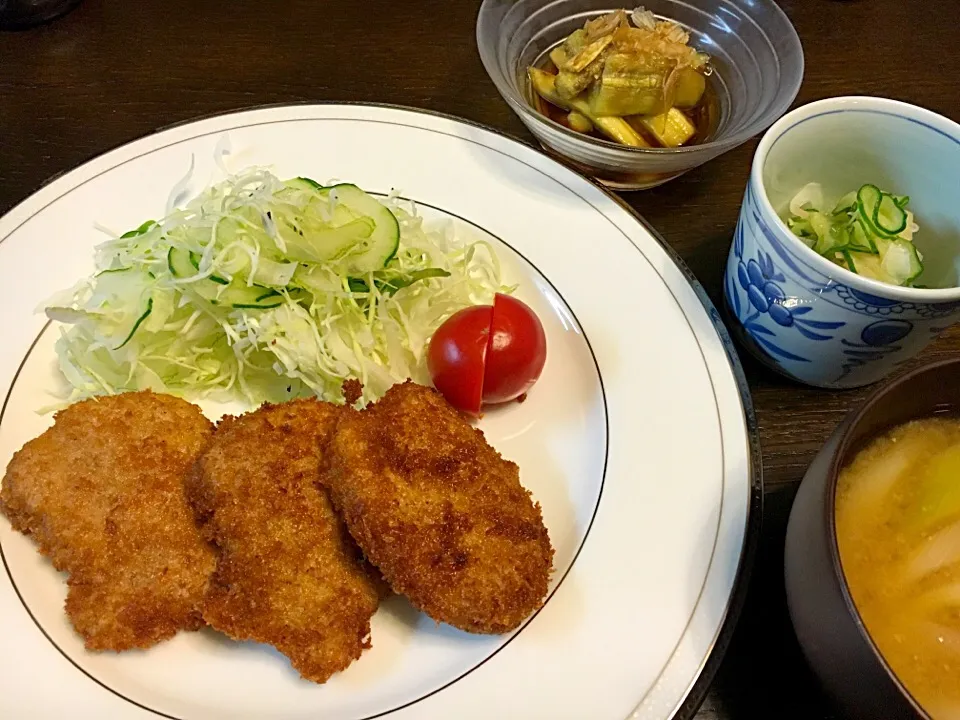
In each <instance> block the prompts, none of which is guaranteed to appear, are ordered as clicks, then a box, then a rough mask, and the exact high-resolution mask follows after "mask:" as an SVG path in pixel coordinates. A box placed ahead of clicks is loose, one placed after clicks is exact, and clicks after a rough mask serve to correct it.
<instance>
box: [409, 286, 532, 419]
mask: <svg viewBox="0 0 960 720" xmlns="http://www.w3.org/2000/svg"><path fill="white" fill-rule="evenodd" d="M546 359H547V339H546V335H545V334H544V332H543V326H542V325H541V324H540V320H539V318H537V316H536V314H535V313H534V312H533V310H531V309H530V308H529V307H527V305H525V304H524V303H522V302H521V301H519V300H517V299H515V298H512V297H510V296H509V295H501V294H499V293H498V294H497V296H496V298H495V300H494V304H493V307H491V306H489V305H484V306H479V307H471V308H466V309H464V310H461V311H460V312H457V313H455V314H454V315H452V316H451V317H450V318H449V319H448V320H447V321H446V322H445V323H444V324H443V325H441V326H440V328H439V329H438V330H437V332H436V333H434V335H433V338H432V339H431V340H430V346H429V348H428V349H427V368H428V369H429V371H430V376H431V377H432V378H433V384H434V385H435V386H436V388H437V390H439V391H440V392H441V393H442V394H443V396H444V397H445V398H446V399H447V401H448V402H449V403H450V404H451V405H453V406H454V407H455V408H457V409H458V410H461V411H463V412H466V413H470V414H472V415H479V414H480V408H481V406H482V405H483V404H484V403H491V404H492V403H503V402H508V401H510V400H514V399H516V398H518V397H520V396H521V395H523V394H524V393H525V392H527V391H528V390H529V389H530V388H531V387H532V386H533V384H534V383H535V382H536V381H537V379H538V378H539V377H540V373H541V372H542V371H543V366H544V363H545V362H546Z"/></svg>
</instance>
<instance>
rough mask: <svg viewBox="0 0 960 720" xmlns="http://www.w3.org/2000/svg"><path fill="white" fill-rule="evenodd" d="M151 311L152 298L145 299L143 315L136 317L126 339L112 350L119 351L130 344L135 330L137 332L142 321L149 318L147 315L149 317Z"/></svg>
mask: <svg viewBox="0 0 960 720" xmlns="http://www.w3.org/2000/svg"><path fill="white" fill-rule="evenodd" d="M152 311H153V298H147V307H146V309H145V310H144V311H143V313H142V314H141V315H140V317H138V318H137V319H136V320H135V321H134V323H133V327H132V328H130V332H129V333H127V336H126V338H124V340H123V342H122V343H120V344H119V345H117V346H116V347H115V348H114V350H119V349H120V348H122V347H123V346H124V345H126V344H127V343H128V342H130V338H132V337H133V335H134V333H136V332H137V330H138V329H139V328H140V326H141V325H142V324H143V321H144V320H146V319H147V317H149V315H150V313H151V312H152Z"/></svg>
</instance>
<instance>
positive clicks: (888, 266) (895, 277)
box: [880, 238, 923, 285]
mask: <svg viewBox="0 0 960 720" xmlns="http://www.w3.org/2000/svg"><path fill="white" fill-rule="evenodd" d="M880 258H881V260H880V265H881V267H882V268H883V271H884V272H885V273H886V274H887V275H888V276H889V277H890V278H892V282H894V283H896V284H897V285H909V284H910V283H911V282H912V281H913V280H915V279H916V278H917V277H918V276H919V275H920V273H922V272H923V261H922V260H921V259H920V253H919V252H918V251H917V248H916V246H915V245H914V244H913V243H912V242H909V241H907V240H904V239H903V238H897V239H896V240H894V241H892V242H891V243H890V245H889V246H888V247H887V249H886V251H885V252H884V253H883V254H882V255H881V256H880Z"/></svg>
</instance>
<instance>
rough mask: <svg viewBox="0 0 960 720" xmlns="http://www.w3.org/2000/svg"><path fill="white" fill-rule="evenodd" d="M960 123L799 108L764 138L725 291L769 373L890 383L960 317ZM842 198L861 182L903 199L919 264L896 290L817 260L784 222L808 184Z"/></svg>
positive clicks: (843, 101)
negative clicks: (913, 282)
mask: <svg viewBox="0 0 960 720" xmlns="http://www.w3.org/2000/svg"><path fill="white" fill-rule="evenodd" d="M958 168H960V125H957V123H955V122H953V121H951V120H948V119H947V118H945V117H942V116H940V115H937V114H936V113H933V112H930V111H929V110H924V109H923V108H918V107H915V106H913V105H908V104H906V103H902V102H897V101H895V100H886V99H884V98H872V97H842V98H830V99H828V100H820V101H818V102H814V103H810V104H809V105H804V106H803V107H801V108H798V109H796V110H794V111H793V112H791V113H789V114H788V115H785V116H784V117H783V118H782V119H781V120H779V121H778V122H777V123H775V124H774V126H773V127H771V128H770V130H769V131H768V132H767V134H766V135H764V137H763V140H761V141H760V145H759V146H758V147H757V152H756V155H755V156H754V160H753V171H752V172H751V174H750V182H749V184H748V186H747V191H746V195H745V197H744V200H743V206H742V208H741V210H740V220H739V222H738V223H737V230H736V233H735V234H734V239H733V244H732V245H731V247H730V255H729V258H728V260H727V270H726V278H725V281H724V288H725V293H726V301H727V307H728V309H729V311H730V313H731V315H732V316H733V320H734V322H732V323H731V325H732V329H733V331H734V333H735V334H736V335H737V336H738V339H740V340H741V341H742V342H743V344H744V347H746V348H747V349H748V350H749V351H750V352H751V353H752V354H753V355H755V356H756V357H757V358H758V359H759V360H760V361H761V362H763V363H764V364H765V365H767V366H769V367H771V368H773V369H774V370H776V371H777V372H779V373H781V374H783V375H786V376H788V377H790V378H793V379H795V380H799V381H800V382H803V383H806V384H808V385H815V386H818V387H825V388H850V387H860V386H863V385H869V384H870V383H874V382H877V381H878V380H880V379H882V378H884V377H886V376H887V375H889V374H890V373H891V372H893V371H894V370H895V369H896V367H897V366H898V365H900V364H901V363H903V362H904V361H905V360H909V359H910V358H911V357H913V356H914V355H916V354H917V353H918V352H920V350H922V349H923V348H924V346H926V345H927V343H929V342H930V341H931V340H933V339H934V338H935V337H936V336H937V335H938V334H940V333H941V332H943V331H944V330H945V329H946V328H948V327H949V326H950V325H952V324H953V323H955V322H957V321H958V320H960V214H958V213H957V205H956V203H957V188H958V187H960V172H958ZM810 182H817V183H820V184H821V185H823V187H824V193H825V195H826V196H828V197H840V196H841V195H843V194H844V193H845V192H849V190H851V189H856V188H859V187H860V186H861V185H863V184H865V183H871V184H879V185H881V186H882V187H884V188H888V189H890V191H892V192H897V193H899V194H904V195H909V196H910V209H911V210H912V211H913V212H914V213H915V214H916V218H917V223H918V225H919V226H920V229H919V230H918V231H917V233H916V246H917V248H918V249H919V250H920V252H921V253H922V254H923V257H924V271H923V274H922V275H921V276H920V277H919V278H918V279H917V281H918V282H920V283H922V284H924V285H928V286H929V287H928V288H918V287H900V286H897V285H890V284H887V283H883V282H879V281H877V280H873V279H870V278H866V277H863V276H861V275H857V274H855V273H852V272H850V271H849V270H847V269H846V268H843V267H840V266H839V265H836V264H835V263H833V262H831V261H830V260H828V259H826V258H824V257H822V256H820V255H818V254H817V253H816V252H814V251H813V250H811V249H810V248H809V247H807V246H806V245H805V244H804V243H803V242H802V241H801V240H800V239H799V238H797V237H796V236H795V235H794V234H793V233H792V232H791V231H790V229H789V228H788V227H787V226H786V224H785V223H784V222H783V221H782V220H781V217H780V216H781V215H782V214H783V213H784V210H785V209H786V208H787V206H788V205H789V202H790V199H791V198H792V197H793V195H794V194H795V193H796V192H797V191H798V190H799V189H800V188H802V187H803V186H804V185H806V184H807V183H810Z"/></svg>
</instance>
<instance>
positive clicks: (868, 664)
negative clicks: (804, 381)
mask: <svg viewBox="0 0 960 720" xmlns="http://www.w3.org/2000/svg"><path fill="white" fill-rule="evenodd" d="M958 377H960V358H956V359H953V360H947V361H942V362H937V363H932V364H928V365H925V366H923V367H920V368H918V369H916V370H914V371H912V372H910V373H908V374H906V375H903V376H901V377H899V378H897V379H895V380H893V381H892V382H890V383H888V384H886V385H884V386H882V387H881V388H880V389H878V390H877V391H876V392H874V393H873V395H871V396H870V397H869V398H868V399H867V400H866V401H865V402H864V404H863V406H862V407H860V408H859V409H858V410H855V411H854V412H852V413H851V414H850V415H849V416H848V418H847V419H846V420H845V421H844V422H843V423H842V424H841V425H840V426H839V427H838V428H837V429H836V431H834V433H833V435H831V437H830V439H829V440H828V441H827V443H826V444H825V445H824V446H823V448H822V449H821V450H820V452H819V453H818V454H817V456H816V458H814V460H813V462H812V463H811V464H810V468H809V469H808V470H807V473H806V475H805V476H804V478H803V482H802V483H801V485H800V489H799V491H798V492H797V497H796V500H794V504H793V508H792V510H791V512H790V522H789V525H788V526H787V540H786V546H785V552H784V561H785V579H786V589H787V604H788V606H789V608H790V617H791V619H792V620H793V627H794V629H795V630H796V633H797V639H798V640H799V641H800V646H801V647H802V648H803V652H804V655H805V656H806V658H807V662H808V663H809V664H810V666H811V667H812V668H813V670H814V672H815V673H816V674H817V676H818V677H819V678H820V681H821V682H822V684H823V686H824V688H825V689H826V690H827V692H828V693H829V694H830V695H831V696H832V697H833V698H834V700H835V701H836V702H837V703H838V704H840V705H841V706H842V707H843V708H844V709H845V711H846V713H848V714H849V716H850V717H853V718H863V720H877V719H878V718H883V720H900V719H901V718H911V719H913V718H923V719H924V720H929V716H928V715H927V714H926V713H925V712H924V711H923V710H922V709H921V708H920V706H919V705H918V704H917V703H916V701H914V699H913V698H912V697H911V696H910V693H909V691H908V690H907V689H906V688H905V687H904V686H903V685H902V684H901V683H900V681H899V680H898V679H897V677H896V675H894V673H893V671H892V670H891V669H890V667H889V665H887V663H886V661H885V660H884V659H883V656H882V655H881V654H880V651H879V650H878V649H877V646H876V645H875V644H874V642H873V640H872V639H871V638H870V633H869V632H868V631H867V628H866V627H865V625H864V623H863V619H862V618H861V617H860V614H859V612H858V611H857V608H856V605H855V604H854V602H853V598H852V596H851V594H850V588H849V587H848V585H847V582H846V578H845V576H844V573H843V568H842V566H841V563H840V551H839V548H838V546H837V531H836V530H837V529H836V515H835V494H836V488H837V478H838V476H839V474H840V471H841V470H842V469H843V468H844V467H846V465H847V464H849V463H850V461H851V460H852V459H853V458H854V457H855V456H856V454H857V453H858V452H859V451H860V450H861V449H863V448H864V447H866V445H867V444H869V442H870V441H871V440H873V439H874V438H876V437H878V436H880V435H882V434H884V433H885V432H886V431H887V430H890V429H892V428H893V427H895V426H897V425H900V424H902V423H905V422H909V421H910V420H916V419H920V418H929V417H933V416H934V415H937V414H940V413H953V414H960V383H958V382H957V378H958Z"/></svg>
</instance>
